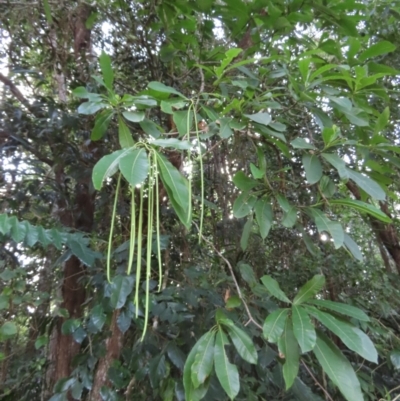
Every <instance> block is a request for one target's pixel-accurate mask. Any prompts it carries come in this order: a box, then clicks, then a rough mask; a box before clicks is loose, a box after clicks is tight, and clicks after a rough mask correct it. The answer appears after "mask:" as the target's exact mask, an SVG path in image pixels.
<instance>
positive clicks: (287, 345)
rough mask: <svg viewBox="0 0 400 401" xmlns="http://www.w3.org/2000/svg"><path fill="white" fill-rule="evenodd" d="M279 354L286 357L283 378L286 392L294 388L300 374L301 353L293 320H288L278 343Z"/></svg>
mask: <svg viewBox="0 0 400 401" xmlns="http://www.w3.org/2000/svg"><path fill="white" fill-rule="evenodd" d="M278 348H279V352H280V353H281V354H282V355H284V357H285V363H284V364H283V369H282V370H283V378H284V380H285V386H286V390H288V389H289V388H290V387H292V385H293V382H294V380H295V379H296V377H297V374H298V372H299V361H300V352H299V346H298V345H297V341H296V338H295V336H294V333H293V326H292V321H291V319H287V320H286V325H285V330H284V332H283V334H282V337H281V338H280V339H279V342H278Z"/></svg>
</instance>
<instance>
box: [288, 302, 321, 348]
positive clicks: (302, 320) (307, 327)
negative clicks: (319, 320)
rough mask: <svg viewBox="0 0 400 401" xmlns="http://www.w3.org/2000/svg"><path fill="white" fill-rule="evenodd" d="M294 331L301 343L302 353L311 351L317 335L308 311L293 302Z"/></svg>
mask: <svg viewBox="0 0 400 401" xmlns="http://www.w3.org/2000/svg"><path fill="white" fill-rule="evenodd" d="M292 321H293V333H294V336H295V337H296V339H297V342H298V343H299V345H300V348H301V351H302V353H303V354H304V353H306V352H308V351H311V350H312V349H313V348H314V346H315V341H316V339H317V335H316V333H315V328H314V325H313V324H312V323H311V320H310V317H309V316H308V314H307V312H306V311H305V310H304V309H303V308H302V307H301V306H297V305H295V304H294V302H293V306H292Z"/></svg>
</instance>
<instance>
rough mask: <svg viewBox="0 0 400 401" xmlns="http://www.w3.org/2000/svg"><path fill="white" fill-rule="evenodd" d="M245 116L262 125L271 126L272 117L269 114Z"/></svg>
mask: <svg viewBox="0 0 400 401" xmlns="http://www.w3.org/2000/svg"><path fill="white" fill-rule="evenodd" d="M244 116H245V117H247V118H249V119H250V120H252V121H254V122H256V123H258V124H262V125H269V123H270V122H271V115H270V114H269V113H256V114H244Z"/></svg>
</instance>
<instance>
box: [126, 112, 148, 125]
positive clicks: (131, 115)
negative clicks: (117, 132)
mask: <svg viewBox="0 0 400 401" xmlns="http://www.w3.org/2000/svg"><path fill="white" fill-rule="evenodd" d="M122 115H123V116H124V117H125V118H126V119H127V120H128V121H131V122H133V123H139V122H141V121H143V120H144V117H145V114H144V113H143V112H142V111H124V112H123V113H122Z"/></svg>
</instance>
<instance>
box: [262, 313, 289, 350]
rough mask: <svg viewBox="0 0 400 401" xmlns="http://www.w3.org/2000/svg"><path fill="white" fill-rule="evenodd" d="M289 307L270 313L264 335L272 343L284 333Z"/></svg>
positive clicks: (264, 326) (266, 320) (264, 327)
mask: <svg viewBox="0 0 400 401" xmlns="http://www.w3.org/2000/svg"><path fill="white" fill-rule="evenodd" d="M288 313H289V309H287V308H285V309H277V310H275V311H273V312H272V313H270V314H269V315H268V316H267V318H266V319H265V322H264V325H263V335H264V337H265V338H266V339H267V340H268V341H269V342H270V343H276V342H277V341H278V340H279V338H280V336H281V335H282V333H283V330H284V328H285V324H286V319H287V317H288Z"/></svg>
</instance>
